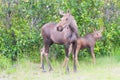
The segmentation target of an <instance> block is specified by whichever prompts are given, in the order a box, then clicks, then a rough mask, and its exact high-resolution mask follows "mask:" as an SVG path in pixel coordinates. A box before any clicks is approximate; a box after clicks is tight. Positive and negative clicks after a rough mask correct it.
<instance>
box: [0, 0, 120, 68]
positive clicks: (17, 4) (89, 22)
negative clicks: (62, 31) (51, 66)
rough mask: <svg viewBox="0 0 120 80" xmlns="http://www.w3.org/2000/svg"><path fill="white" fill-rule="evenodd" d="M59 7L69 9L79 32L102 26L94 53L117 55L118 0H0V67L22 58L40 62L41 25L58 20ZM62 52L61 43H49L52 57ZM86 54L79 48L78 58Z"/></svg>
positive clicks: (119, 33)
mask: <svg viewBox="0 0 120 80" xmlns="http://www.w3.org/2000/svg"><path fill="white" fill-rule="evenodd" d="M60 9H61V10H63V11H64V12H66V11H67V9H70V12H71V14H72V15H73V16H74V18H75V20H76V22H77V25H78V29H79V30H78V31H79V35H80V36H84V35H85V34H87V33H90V32H92V31H93V29H100V28H101V27H104V28H105V30H104V32H103V38H102V39H101V40H100V41H98V42H97V43H96V46H95V49H94V51H95V55H96V57H100V56H108V57H109V56H115V55H117V56H119V55H120V52H119V50H120V0H0V70H3V69H6V68H7V67H9V66H10V65H11V63H12V64H14V61H16V60H18V61H19V60H20V59H23V58H26V59H29V60H30V61H32V62H40V58H39V55H40V52H39V51H40V49H41V48H42V47H43V41H42V40H43V39H42V37H41V27H42V25H44V24H45V23H48V22H59V21H60V18H61V16H60V14H59V10H60ZM115 51H116V52H117V53H115ZM64 55H65V52H64V47H63V46H61V45H57V44H54V45H53V46H52V47H51V49H50V55H49V56H50V59H51V60H52V61H55V60H58V61H61V60H63V59H64ZM89 56H90V55H89V52H87V51H86V50H83V51H80V54H79V59H83V58H84V59H88V57H89Z"/></svg>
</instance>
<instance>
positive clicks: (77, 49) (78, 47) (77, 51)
mask: <svg viewBox="0 0 120 80" xmlns="http://www.w3.org/2000/svg"><path fill="white" fill-rule="evenodd" d="M79 50H80V45H77V48H76V57H75V60H76V64H77V65H78V66H79V61H78V53H79Z"/></svg>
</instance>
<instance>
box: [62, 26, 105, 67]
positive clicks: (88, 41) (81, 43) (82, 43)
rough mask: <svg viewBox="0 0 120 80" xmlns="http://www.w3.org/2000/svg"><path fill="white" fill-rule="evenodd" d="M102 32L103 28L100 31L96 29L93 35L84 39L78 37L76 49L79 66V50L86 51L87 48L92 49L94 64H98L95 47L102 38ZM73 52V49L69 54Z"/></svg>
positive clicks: (87, 35)
mask: <svg viewBox="0 0 120 80" xmlns="http://www.w3.org/2000/svg"><path fill="white" fill-rule="evenodd" d="M102 31H103V28H101V29H100V30H96V29H95V30H94V31H93V32H92V33H89V34H86V35H85V36H84V37H78V39H77V48H76V63H77V65H79V62H78V53H79V50H81V49H85V48H89V49H90V52H91V55H92V58H93V63H94V64H95V63H96V60H95V54H94V46H95V43H96V41H97V40H98V39H100V38H101V37H102ZM71 46H72V45H71ZM71 51H72V48H71V49H70V50H69V54H70V52H71ZM65 64H66V59H65V60H64V63H63V66H65Z"/></svg>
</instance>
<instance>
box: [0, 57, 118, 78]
mask: <svg viewBox="0 0 120 80" xmlns="http://www.w3.org/2000/svg"><path fill="white" fill-rule="evenodd" d="M61 64H62V61H61V62H57V61H54V62H52V66H53V68H54V71H52V72H46V73H42V72H41V69H40V68H39V64H38V63H33V62H30V61H29V60H26V59H22V60H20V61H18V63H17V64H16V65H14V66H13V67H11V68H8V69H7V70H4V71H2V72H1V73H0V80H119V79H120V59H119V57H116V56H111V57H99V58H97V63H96V64H95V65H93V64H92V63H91V58H89V59H82V60H80V66H79V67H78V72H77V73H74V72H73V71H72V70H73V67H72V61H70V73H69V74H66V73H65V68H62V66H61ZM45 68H46V69H48V67H47V65H46V67H45Z"/></svg>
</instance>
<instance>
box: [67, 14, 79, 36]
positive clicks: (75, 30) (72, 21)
mask: <svg viewBox="0 0 120 80" xmlns="http://www.w3.org/2000/svg"><path fill="white" fill-rule="evenodd" d="M71 18H72V19H71V23H70V25H69V27H70V29H71V30H72V32H74V33H75V34H76V36H77V37H78V26H77V23H76V21H75V19H74V17H73V16H72V17H71Z"/></svg>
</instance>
